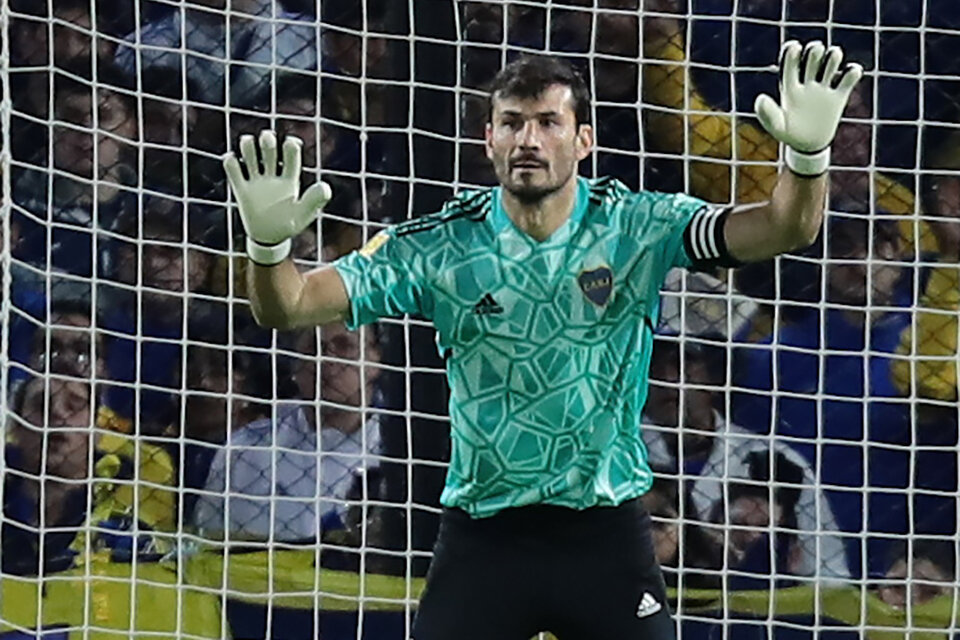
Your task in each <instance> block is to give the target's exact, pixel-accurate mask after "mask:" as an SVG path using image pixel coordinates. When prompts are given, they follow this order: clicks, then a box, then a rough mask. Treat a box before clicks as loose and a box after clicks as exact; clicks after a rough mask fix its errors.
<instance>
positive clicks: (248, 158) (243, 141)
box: [240, 134, 260, 178]
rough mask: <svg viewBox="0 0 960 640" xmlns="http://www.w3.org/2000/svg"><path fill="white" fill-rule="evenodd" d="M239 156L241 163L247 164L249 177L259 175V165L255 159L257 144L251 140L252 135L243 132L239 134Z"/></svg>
mask: <svg viewBox="0 0 960 640" xmlns="http://www.w3.org/2000/svg"><path fill="white" fill-rule="evenodd" d="M240 157H241V158H243V164H245V165H247V175H248V176H250V177H251V178H252V177H253V176H256V175H260V165H259V163H258V161H257V144H256V143H255V142H254V141H253V136H251V135H250V134H245V135H242V136H240Z"/></svg>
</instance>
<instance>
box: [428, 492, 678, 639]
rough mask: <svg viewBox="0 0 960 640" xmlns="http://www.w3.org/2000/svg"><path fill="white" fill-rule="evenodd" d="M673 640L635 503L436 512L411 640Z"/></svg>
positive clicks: (643, 516)
mask: <svg viewBox="0 0 960 640" xmlns="http://www.w3.org/2000/svg"><path fill="white" fill-rule="evenodd" d="M540 631H550V632H551V633H553V634H554V635H555V636H557V638H559V640H624V639H629V638H637V639H638V640H641V639H642V640H674V638H675V637H676V631H675V629H674V625H673V621H672V620H671V618H670V612H669V610H668V607H667V601H666V588H665V586H664V583H663V575H662V574H661V573H660V567H659V566H658V565H657V562H656V557H655V556H654V552H653V544H652V540H651V534H650V516H649V515H648V514H647V512H646V510H645V509H644V508H643V506H642V504H641V503H640V500H639V499H635V500H630V501H628V502H625V503H624V504H622V505H620V506H618V507H594V508H591V509H586V510H584V511H576V510H574V509H567V508H564V507H553V506H532V507H521V508H516V509H507V510H505V511H502V512H500V513H498V514H497V515H495V516H493V517H490V518H483V519H479V520H474V519H472V518H471V517H470V516H468V515H467V514H466V513H465V512H464V511H461V510H459V509H446V510H445V511H444V513H443V517H442V519H441V522H440V533H439V536H438V537H437V543H436V545H435V546H434V556H433V562H432V563H431V565H430V571H429V573H428V574H427V586H426V589H425V591H424V594H423V597H422V598H421V599H420V607H419V609H418V611H417V615H416V618H415V619H414V623H413V634H412V640H473V639H476V640H528V639H529V638H531V637H533V636H534V635H535V634H536V633H538V632H540Z"/></svg>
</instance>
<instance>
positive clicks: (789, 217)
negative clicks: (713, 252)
mask: <svg viewBox="0 0 960 640" xmlns="http://www.w3.org/2000/svg"><path fill="white" fill-rule="evenodd" d="M842 61H843V51H842V50H841V49H840V48H839V47H835V46H834V47H829V48H826V47H824V45H823V43H821V42H810V43H808V44H807V45H806V46H804V47H801V46H800V43H798V42H796V41H790V42H787V43H786V44H784V46H783V49H782V50H781V53H780V102H779V103H777V102H776V101H775V100H774V99H773V98H771V97H770V96H767V95H761V96H759V97H758V98H757V101H756V104H755V105H754V109H755V110H756V112H757V118H758V119H759V120H760V124H762V125H763V128H764V129H766V130H767V131H768V132H770V135H772V136H773V137H774V138H776V139H777V140H778V141H780V142H781V143H783V144H784V145H785V160H786V165H787V169H786V170H784V171H782V172H781V173H780V176H779V178H778V179H777V184H776V186H775V187H774V190H773V197H772V198H771V199H770V201H769V202H766V203H763V204H760V205H748V206H746V207H741V208H738V209H736V210H735V211H734V213H733V214H732V215H730V216H729V218H727V222H726V225H725V227H724V230H723V232H724V238H725V243H726V246H727V249H728V250H729V252H730V255H731V256H732V257H733V258H735V259H736V260H739V261H741V262H755V261H760V260H766V259H769V258H772V257H774V256H777V255H779V254H781V253H784V252H786V251H793V250H796V249H800V248H803V247H806V246H808V245H810V244H811V243H812V242H813V241H814V240H815V239H816V237H817V234H818V233H819V231H820V225H821V222H822V221H823V209H824V205H825V203H826V196H827V175H826V174H827V170H828V168H829V166H830V145H831V143H832V142H833V137H834V135H835V134H836V132H837V127H838V126H839V124H840V116H841V115H842V114H843V110H844V108H845V107H846V105H847V100H849V98H850V93H851V92H852V91H853V88H854V86H856V84H857V82H858V81H859V80H860V77H861V76H862V75H863V68H862V67H861V66H860V65H858V64H855V63H848V64H846V65H845V66H844V67H843V69H841V68H840V64H841V62H842Z"/></svg>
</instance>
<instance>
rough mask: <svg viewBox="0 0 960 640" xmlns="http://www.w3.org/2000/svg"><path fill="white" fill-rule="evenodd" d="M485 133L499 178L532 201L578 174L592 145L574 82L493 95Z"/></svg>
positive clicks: (508, 188)
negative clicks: (580, 119) (526, 93)
mask: <svg viewBox="0 0 960 640" xmlns="http://www.w3.org/2000/svg"><path fill="white" fill-rule="evenodd" d="M485 138H486V150H487V157H488V158H489V159H490V161H491V162H493V168H494V171H496V174H497V180H498V181H499V182H500V184H502V185H503V187H504V188H505V189H507V190H508V191H510V192H511V193H512V194H513V195H514V196H516V197H517V199H519V200H520V201H522V202H528V203H533V202H538V201H540V200H541V199H543V198H544V197H546V196H548V195H550V194H551V193H553V192H555V191H558V190H559V189H561V188H562V187H563V186H564V185H566V184H567V183H568V182H570V181H571V180H572V179H573V178H574V177H575V175H576V171H577V164H578V163H579V162H580V161H581V160H583V159H584V158H586V157H587V156H588V155H589V154H590V149H591V148H592V147H593V128H592V127H591V126H590V125H588V124H578V123H577V117H576V114H575V112H574V104H573V96H572V93H571V91H570V87H568V86H565V85H560V84H555V85H551V86H549V87H547V88H546V90H544V91H543V92H542V93H541V94H540V95H538V96H537V97H535V98H518V97H514V96H509V95H505V96H502V95H499V94H497V95H495V96H494V98H493V112H492V113H491V121H490V122H488V123H487V128H486V133H485Z"/></svg>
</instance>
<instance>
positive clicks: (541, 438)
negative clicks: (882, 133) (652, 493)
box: [224, 41, 862, 640]
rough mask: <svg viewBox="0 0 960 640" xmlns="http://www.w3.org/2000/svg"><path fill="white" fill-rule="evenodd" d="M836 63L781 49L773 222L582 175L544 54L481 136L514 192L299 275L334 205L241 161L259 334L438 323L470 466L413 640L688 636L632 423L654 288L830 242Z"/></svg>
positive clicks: (509, 89) (573, 127) (293, 146)
mask: <svg viewBox="0 0 960 640" xmlns="http://www.w3.org/2000/svg"><path fill="white" fill-rule="evenodd" d="M842 58H843V52H842V51H841V50H840V49H839V48H837V47H829V48H827V47H825V46H824V45H823V44H821V43H819V42H812V43H809V44H807V45H806V46H801V45H800V44H799V43H797V42H793V41H791V42H788V43H786V44H785V45H784V47H783V50H782V52H781V56H780V79H781V80H780V102H779V103H777V102H776V101H775V100H774V99H772V98H771V97H769V96H760V98H759V99H758V100H757V103H756V112H757V116H758V118H759V119H760V121H761V123H762V124H763V126H764V127H765V128H766V129H767V130H768V131H769V132H770V133H771V134H772V135H773V136H774V137H776V138H777V139H778V140H779V141H780V142H782V143H784V144H785V145H786V151H785V160H786V165H787V167H788V169H787V170H785V171H783V172H782V173H781V174H780V176H779V179H778V182H777V185H776V188H775V189H774V191H773V196H772V198H771V200H770V201H769V202H767V203H763V204H759V205H753V206H751V207H747V208H732V209H731V208H718V207H714V206H711V205H710V204H707V203H705V202H703V201H701V200H698V199H696V198H692V197H689V196H686V195H679V194H662V193H653V192H640V193H633V192H631V191H629V190H628V189H627V188H626V187H624V186H623V185H622V184H620V183H619V182H617V181H616V180H613V179H610V178H601V179H598V180H586V179H582V178H579V177H578V176H577V165H578V163H579V162H580V161H581V160H583V159H585V158H586V157H587V156H589V155H590V153H591V151H592V147H593V142H594V133H593V128H592V126H591V124H590V120H589V116H590V97H589V94H588V91H587V88H586V86H585V84H584V82H583V80H582V79H581V78H580V77H579V76H578V75H577V73H576V72H575V71H574V70H573V69H572V68H571V67H569V66H568V65H567V64H566V63H563V62H561V61H559V60H556V59H553V58H546V57H543V58H524V59H521V60H518V61H516V62H513V63H511V64H509V65H507V66H506V67H505V68H504V69H503V70H502V71H501V72H500V73H499V74H498V75H497V77H496V78H495V80H494V83H493V86H492V91H491V94H490V98H489V120H488V123H487V125H486V136H485V137H486V153H487V156H488V158H489V159H490V160H491V161H492V162H493V166H494V169H495V171H496V174H497V179H498V182H499V183H500V184H499V186H497V187H495V188H492V189H484V190H478V191H469V192H465V193H461V194H460V195H458V196H457V197H455V198H454V199H453V200H451V201H450V202H449V203H448V204H447V205H446V206H445V207H444V208H443V209H442V210H441V211H440V212H439V213H435V214H432V215H428V216H424V217H421V218H417V219H415V220H411V221H408V222H404V223H402V224H399V225H396V226H394V227H391V228H389V229H387V230H385V231H383V232H381V233H379V234H377V235H376V236H374V237H373V238H372V239H371V240H370V241H369V242H368V243H367V245H366V246H364V247H363V248H362V249H360V250H359V251H355V252H353V253H351V254H350V255H348V256H345V257H344V258H341V259H339V260H337V261H336V262H335V263H333V265H330V266H327V267H322V268H320V269H318V270H315V271H312V272H310V273H307V274H305V275H301V274H300V272H299V271H298V270H297V269H296V267H295V266H294V264H293V262H292V261H291V260H289V259H288V254H289V252H290V239H291V237H292V236H294V235H296V234H297V233H299V232H300V231H302V230H303V229H304V228H305V227H306V226H307V225H309V224H310V223H311V222H312V221H313V220H314V219H315V217H316V216H317V212H318V210H319V209H321V208H322V207H323V206H324V204H326V202H327V201H328V200H329V198H330V196H331V193H330V189H329V187H328V186H327V185H325V184H324V183H322V182H318V183H317V184H315V185H313V186H312V187H311V188H309V189H308V190H307V191H306V192H305V193H304V194H303V195H302V196H301V195H300V188H299V172H300V144H299V141H298V140H296V139H294V138H289V137H288V138H287V139H286V141H285V142H284V144H283V149H282V155H283V166H282V168H281V169H280V170H279V172H278V166H277V165H278V157H277V156H278V149H277V141H276V137H275V136H274V134H273V133H272V132H270V131H265V132H263V133H261V134H260V137H259V151H260V158H259V159H258V153H257V146H258V145H257V143H256V142H255V140H254V138H253V137H252V136H244V137H242V138H241V140H240V154H241V157H242V163H241V161H240V160H238V159H237V158H236V157H235V156H233V155H232V154H231V155H228V157H227V158H226V159H225V161H224V165H225V169H226V173H227V177H228V179H229V181H230V185H231V187H232V189H233V193H234V196H235V198H236V200H237V204H238V206H239V209H240V214H241V217H242V219H243V224H244V228H245V230H246V233H247V253H248V255H249V257H250V260H251V262H252V263H253V264H252V266H251V269H250V270H249V291H250V302H251V305H252V308H253V313H254V315H255V317H256V318H257V321H258V322H259V323H260V324H262V325H265V326H269V327H274V328H278V329H290V328H294V327H302V326H311V325H317V324H325V323H329V322H336V321H341V320H342V321H344V322H346V323H347V324H348V326H350V327H358V326H360V325H362V324H365V323H369V322H373V321H375V320H376V319H378V318H380V317H384V316H398V315H402V314H417V315H420V316H423V317H425V318H428V319H430V320H431V321H432V322H433V324H434V326H435V327H436V330H437V343H438V346H439V348H440V350H441V352H442V353H443V355H444V357H445V358H446V360H447V377H448V380H449V384H450V388H451V399H450V421H451V438H452V448H451V459H450V467H449V470H448V472H447V480H446V486H445V488H444V491H443V494H442V496H441V498H440V501H441V503H442V504H443V506H444V507H445V509H444V512H443V517H442V519H441V525H440V533H439V537H438V539H437V542H436V546H435V549H434V557H433V562H432V564H431V567H430V571H429V573H428V575H427V586H426V590H425V592H424V594H423V597H422V599H421V601H420V607H419V610H418V614H417V617H416V620H415V621H414V629H413V634H412V635H413V638H415V640H450V639H451V638H458V639H464V638H477V639H478V640H480V639H483V640H488V639H492V638H496V639H498V640H525V639H526V638H529V637H531V636H532V635H534V634H535V633H536V632H538V631H543V630H548V631H551V632H553V633H554V634H556V635H557V636H558V637H559V638H561V639H562V640H576V639H578V638H581V639H584V640H586V639H589V640H602V639H607V638H609V639H614V638H617V639H620V638H652V639H657V640H662V639H666V638H672V637H674V628H673V624H672V622H671V620H670V617H669V613H668V610H667V604H666V601H665V589H664V584H663V579H662V576H661V573H660V569H659V567H657V565H656V561H655V558H654V553H653V548H652V545H651V537H650V524H649V517H648V515H647V514H646V513H645V512H644V510H643V508H642V507H641V505H640V502H639V500H638V497H639V496H640V495H641V494H643V493H644V492H645V491H647V489H649V487H650V485H651V483H652V480H653V477H652V474H651V472H650V468H649V467H648V465H647V461H646V450H645V448H644V445H643V442H642V440H641V438H640V433H639V429H638V425H639V424H640V414H641V410H642V408H643V404H644V401H645V399H646V395H647V371H648V366H649V359H650V351H651V345H652V336H651V334H652V326H653V324H654V322H655V319H656V316H657V311H658V304H659V293H658V291H659V288H660V286H661V284H662V282H663V279H664V276H665V274H666V272H667V271H668V270H669V269H670V268H672V267H675V266H684V267H689V268H693V269H709V268H713V267H735V266H737V265H739V264H741V263H743V262H749V261H757V260H767V259H769V258H772V257H773V256H776V255H777V254H779V253H782V252H785V251H791V250H795V249H799V248H801V247H805V246H807V245H809V244H810V243H811V242H813V240H814V239H815V238H816V237H817V234H818V232H819V229H820V224H821V220H822V217H823V208H824V200H825V196H826V190H827V179H826V177H825V173H826V171H827V167H828V165H829V158H830V143H831V141H832V140H833V136H834V133H835V132H836V129H837V126H838V123H839V120H840V115H841V113H842V112H843V109H844V106H845V105H846V102H847V99H848V97H849V95H850V92H851V90H852V89H853V87H854V85H855V84H856V83H857V81H858V80H859V78H860V76H861V74H862V69H861V68H860V67H859V66H858V65H855V64H847V65H843V66H841V64H842ZM261 163H262V168H261ZM244 166H245V167H246V171H244Z"/></svg>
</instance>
